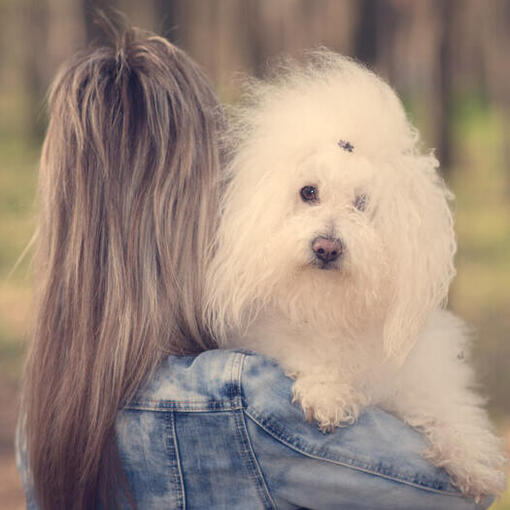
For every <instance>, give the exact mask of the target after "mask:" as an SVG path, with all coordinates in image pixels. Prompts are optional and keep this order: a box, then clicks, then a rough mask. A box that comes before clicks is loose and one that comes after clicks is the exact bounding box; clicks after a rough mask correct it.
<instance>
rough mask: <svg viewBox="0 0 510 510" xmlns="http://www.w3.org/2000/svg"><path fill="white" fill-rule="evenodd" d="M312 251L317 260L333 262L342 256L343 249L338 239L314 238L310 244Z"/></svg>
mask: <svg viewBox="0 0 510 510" xmlns="http://www.w3.org/2000/svg"><path fill="white" fill-rule="evenodd" d="M312 250H313V252H314V254H315V256H316V257H317V258H318V259H319V260H322V261H323V262H333V260H336V259H337V258H338V257H340V255H342V252H343V251H344V247H343V245H342V242H341V241H340V239H332V238H330V237H316V238H315V239H314V240H313V242H312Z"/></svg>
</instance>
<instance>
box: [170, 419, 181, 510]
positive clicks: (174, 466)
mask: <svg viewBox="0 0 510 510" xmlns="http://www.w3.org/2000/svg"><path fill="white" fill-rule="evenodd" d="M173 421H174V416H173V413H172V412H168V413H167V414H166V416H165V428H166V447H167V453H168V465H169V468H170V474H171V477H172V485H173V491H172V492H173V494H175V495H176V500H177V505H178V508H179V509H180V510H184V508H185V507H184V504H183V503H184V500H183V497H182V496H183V492H182V489H183V486H182V484H181V482H182V479H181V478H180V472H179V467H178V461H177V451H175V439H174V430H175V429H174V424H173ZM179 489H180V490H179Z"/></svg>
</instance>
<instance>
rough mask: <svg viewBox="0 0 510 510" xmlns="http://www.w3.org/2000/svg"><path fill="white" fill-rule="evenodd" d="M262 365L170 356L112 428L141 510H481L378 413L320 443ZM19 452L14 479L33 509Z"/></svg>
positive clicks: (415, 439) (243, 359)
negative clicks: (17, 475) (18, 480)
mask: <svg viewBox="0 0 510 510" xmlns="http://www.w3.org/2000/svg"><path fill="white" fill-rule="evenodd" d="M291 387H292V380H291V379H289V378H287V377H286V376H285V375H284V373H283V372H282V370H281V368H280V367H279V366H278V365H277V364H276V363H275V362H274V361H272V360H269V359H267V358H265V357H263V356H260V355H257V354H252V353H247V352H240V351H231V350H214V351H207V352H204V353H202V354H200V355H198V356H196V357H188V356H183V357H178V356H170V357H168V358H167V359H166V360H165V361H164V362H163V364H162V365H161V366H160V368H159V369H158V371H157V372H156V373H155V375H154V376H153V377H152V378H151V380H150V381H149V382H148V384H146V385H145V387H143V388H141V389H140V390H139V391H138V393H137V395H136V397H135V398H134V400H133V401H132V402H131V403H130V404H129V405H128V406H127V407H125V408H124V409H122V410H121V411H120V412H119V414H118V417H117V422H116V431H117V439H118V443H119V447H120V452H121V458H122V462H123V465H124V467H125V471H126V473H127V477H128V480H129V483H130V486H131V489H132V492H133V495H134V497H135V499H136V501H137V503H138V507H139V508H140V509H142V510H143V509H181V510H184V509H188V510H189V509H208V510H213V509H243V510H251V509H254V510H255V509H257V510H258V509H281V510H291V509H298V508H309V509H345V510H357V509H365V510H375V509H378V510H384V509H387V510H398V509H405V510H420V509H431V510H432V509H433V510H441V509H445V510H461V509H462V510H467V509H473V510H474V509H483V508H487V507H488V506H489V504H490V501H489V500H486V501H485V502H481V503H479V504H476V503H475V502H474V501H473V500H470V499H467V498H464V497H462V496H461V495H460V494H459V493H458V492H457V491H456V489H455V488H454V487H452V485H451V484H450V481H449V478H448V475H447V474H446V472H445V471H444V470H442V469H439V468H437V467H434V466H432V465H431V464H429V463H428V462H426V461H425V460H424V459H423V458H422V457H421V456H420V451H421V450H423V448H424V447H425V441H424V439H423V438H422V436H421V435H420V434H419V433H418V432H416V431H415V430H413V429H412V428H411V427H409V426H408V425H406V424H404V423H402V422H401V421H399V420H398V419H396V418H394V417H393V416H391V415H389V414H387V413H385V412H384V411H382V410H380V409H378V408H374V407H372V408H368V409H366V410H365V411H364V412H363V414H361V416H360V417H359V419H358V421H357V422H356V424H354V425H352V426H348V427H343V428H338V429H337V430H335V431H334V432H333V433H327V434H323V433H322V432H321V431H320V430H319V429H318V428H317V426H316V425H315V424H309V423H307V422H306V421H305V420H304V416H303V412H302V411H301V409H300V408H299V406H298V405H296V404H292V403H291ZM23 453H24V452H22V451H18V462H19V468H20V472H21V475H22V479H23V481H24V484H25V489H26V491H27V501H28V508H37V506H36V504H35V503H34V502H33V495H32V493H31V489H30V483H29V481H28V476H27V474H26V466H25V462H24V458H25V455H24V454H23Z"/></svg>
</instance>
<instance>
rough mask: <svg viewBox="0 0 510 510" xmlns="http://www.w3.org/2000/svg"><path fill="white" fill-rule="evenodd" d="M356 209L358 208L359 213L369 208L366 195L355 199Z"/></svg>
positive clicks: (363, 194)
mask: <svg viewBox="0 0 510 510" xmlns="http://www.w3.org/2000/svg"><path fill="white" fill-rule="evenodd" d="M354 207H356V209H358V211H364V210H365V209H366V208H367V196H366V195H365V193H362V194H361V195H358V196H357V197H356V198H355V199H354Z"/></svg>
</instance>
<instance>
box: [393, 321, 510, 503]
mask: <svg viewBox="0 0 510 510" xmlns="http://www.w3.org/2000/svg"><path fill="white" fill-rule="evenodd" d="M466 343H467V342H466V338H465V336H464V334H463V326H462V324H461V322H460V321H458V320H457V319H456V318H455V317H453V316H451V315H449V314H446V313H445V314H441V315H440V316H439V315H438V316H437V317H436V320H435V321H434V322H433V323H431V324H430V325H429V328H428V329H427V331H426V332H425V333H424V335H423V336H422V338H420V340H419V342H418V344H417V345H416V348H415V350H414V351H413V353H412V354H411V356H410V358H409V359H408V361H407V362H406V364H405V366H404V367H403V368H402V372H401V374H400V375H399V376H398V392H397V393H396V394H395V397H394V398H393V399H392V402H391V403H390V405H389V407H390V408H392V410H393V412H395V414H397V415H398V416H399V417H400V418H402V419H403V420H404V421H406V422H407V423H409V424H410V425H412V426H413V427H415V428H417V429H419V430H420V431H421V432H422V433H423V434H424V435H425V436H426V438H427V439H428V443H429V445H428V447H427V448H426V450H425V451H424V452H423V456H424V457H425V458H426V459H427V460H429V461H430V462H431V463H433V464H434V465H436V466H439V467H443V468H445V469H446V471H447V472H448V473H449V474H450V476H451V479H452V482H453V484H454V485H456V486H457V487H458V488H459V489H460V490H461V491H462V492H463V493H465V494H468V495H471V496H474V497H480V496H482V495H484V494H491V495H495V494H499V493H501V492H502V491H503V490H504V486H505V476H504V473H503V470H502V468H503V465H504V463H505V459H504V456H503V454H502V445H501V442H500V440H499V439H498V438H497V437H496V436H495V435H494V433H493V432H492V427H491V425H490V422H489V419H488V416H487V413H486V411H485V409H484V406H483V405H484V401H483V399H482V398H481V397H480V396H479V395H478V394H477V393H476V392H475V391H473V389H472V386H473V375H472V370H471V367H470V366H469V364H467V363H466V359H465V358H466V356H467V352H465V349H466ZM390 410H391V409H390Z"/></svg>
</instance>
